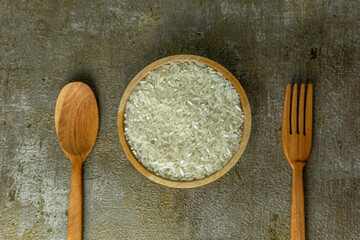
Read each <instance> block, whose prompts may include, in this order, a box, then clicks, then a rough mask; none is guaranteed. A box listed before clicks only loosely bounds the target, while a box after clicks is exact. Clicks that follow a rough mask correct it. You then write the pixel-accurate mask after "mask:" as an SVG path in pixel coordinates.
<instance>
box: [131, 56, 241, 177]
mask: <svg viewBox="0 0 360 240" xmlns="http://www.w3.org/2000/svg"><path fill="white" fill-rule="evenodd" d="M124 116H125V120H124V123H125V137H126V139H127V141H128V143H129V145H130V147H131V150H132V151H133V153H134V155H135V156H136V158H137V159H138V160H139V161H140V162H141V163H142V164H143V166H145V167H146V168H147V169H149V170H150V171H152V172H154V173H155V174H157V175H159V176H161V177H163V178H167V179H171V180H186V181H190V180H193V179H201V178H204V177H205V176H207V175H210V174H212V173H214V172H216V171H218V170H220V169H221V168H222V167H223V166H224V165H225V164H226V163H227V162H228V161H229V159H230V158H231V157H232V155H233V154H234V152H235V151H236V150H237V148H238V146H239V143H240V139H241V136H242V125H243V121H244V114H243V112H242V110H241V105H240V100H239V95H238V93H237V91H236V90H235V88H234V87H233V86H232V84H231V82H230V81H229V80H227V79H226V78H225V77H224V76H223V75H222V74H221V73H220V72H218V71H216V70H215V69H213V68H211V67H207V66H205V65H203V64H201V63H198V62H192V61H186V62H174V63H171V64H168V65H163V66H161V67H159V68H157V69H155V70H154V71H152V72H150V73H149V74H148V75H147V77H146V78H144V79H143V80H141V82H140V83H139V84H138V85H137V86H136V87H135V89H134V91H133V92H132V93H131V95H130V97H129V100H128V102H127V104H126V109H125V115H124Z"/></svg>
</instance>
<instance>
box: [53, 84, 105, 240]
mask: <svg viewBox="0 0 360 240" xmlns="http://www.w3.org/2000/svg"><path fill="white" fill-rule="evenodd" d="M55 126H56V134H57V137H58V139H59V142H60V146H61V148H62V149H63V151H64V152H65V154H66V156H68V158H70V160H71V183H70V196H69V215H68V239H82V177H81V175H82V164H83V162H84V161H85V158H86V157H87V155H88V154H89V153H90V151H91V149H92V148H93V146H94V144H95V139H96V136H97V132H98V127H99V111H98V106H97V102H96V98H95V95H94V93H93V92H92V90H91V89H90V87H89V86H88V85H86V84H84V83H81V82H72V83H69V84H67V85H66V86H65V87H64V88H63V89H62V90H61V92H60V94H59V97H58V99H57V102H56V108H55Z"/></svg>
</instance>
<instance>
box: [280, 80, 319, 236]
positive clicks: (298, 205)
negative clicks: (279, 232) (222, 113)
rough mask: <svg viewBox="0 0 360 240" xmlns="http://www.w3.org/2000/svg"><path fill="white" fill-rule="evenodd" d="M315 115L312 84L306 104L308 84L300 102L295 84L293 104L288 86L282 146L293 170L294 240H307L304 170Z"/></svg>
mask: <svg viewBox="0 0 360 240" xmlns="http://www.w3.org/2000/svg"><path fill="white" fill-rule="evenodd" d="M290 105H291V106H290ZM298 105H299V106H298ZM290 108H291V110H290ZM312 115H313V86H312V84H308V86H307V91H306V101H305V84H301V87H300V96H299V101H298V85H297V84H294V88H293V92H292V100H291V85H290V84H288V85H287V86H286V91H285V99H284V109H283V120H282V146H283V150H284V155H285V157H286V159H287V160H288V162H289V164H290V166H291V167H292V169H293V177H292V195H291V240H304V239H305V211H304V210H305V209H304V186H303V168H304V166H305V164H306V162H307V160H308V158H309V155H310V150H311V137H312Z"/></svg>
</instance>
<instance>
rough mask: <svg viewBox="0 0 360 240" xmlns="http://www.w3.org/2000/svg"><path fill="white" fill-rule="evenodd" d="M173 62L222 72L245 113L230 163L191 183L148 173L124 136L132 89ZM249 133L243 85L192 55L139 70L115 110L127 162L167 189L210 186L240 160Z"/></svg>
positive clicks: (222, 70) (177, 56)
mask: <svg viewBox="0 0 360 240" xmlns="http://www.w3.org/2000/svg"><path fill="white" fill-rule="evenodd" d="M176 61H197V62H200V63H202V64H205V65H207V66H210V67H212V68H214V69H216V70H217V71H219V72H221V73H222V74H223V75H224V76H225V77H226V78H227V79H228V80H229V81H230V82H231V83H232V85H233V86H234V88H235V89H236V90H237V92H238V93H239V98H240V103H241V108H242V110H243V112H244V123H243V135H242V138H241V141H240V144H239V147H238V149H237V151H236V152H235V153H234V155H233V156H232V158H231V159H230V160H229V162H228V163H227V164H226V165H225V166H224V167H223V168H222V169H221V170H219V171H217V172H215V173H213V174H211V175H209V176H206V177H205V178H203V179H199V180H193V181H173V180H168V179H165V178H162V177H160V176H157V175H155V174H154V173H153V172H151V171H149V170H147V169H146V168H145V167H144V166H142V164H141V163H140V162H139V161H138V160H137V159H136V157H135V156H134V154H133V152H132V151H131V150H130V147H129V145H128V143H127V141H126V138H125V135H124V113H125V107H126V102H127V101H128V99H129V97H130V94H131V92H132V91H133V90H134V88H135V87H136V85H137V84H138V83H139V82H140V81H141V80H142V79H143V78H145V77H146V76H147V74H148V73H149V72H150V71H152V70H154V69H157V68H159V67H160V66H162V65H164V64H169V63H171V62H176ZM250 130H251V110H250V104H249V101H248V98H247V96H246V93H245V91H244V89H243V88H242V86H241V85H240V83H239V81H238V80H237V79H236V78H235V77H234V76H233V75H232V74H231V73H230V72H229V71H228V70H227V69H226V68H224V67H223V66H221V65H220V64H218V63H216V62H214V61H212V60H210V59H208V58H204V57H200V56H195V55H174V56H170V57H165V58H162V59H160V60H157V61H155V62H153V63H151V64H150V65H148V66H147V67H145V68H144V69H143V70H142V71H140V72H139V73H138V74H137V75H136V76H135V77H134V78H133V80H132V81H131V82H130V84H129V85H128V87H127V88H126V90H125V92H124V94H123V97H122V99H121V102H120V106H119V111H118V132H119V137H120V142H121V145H122V147H123V149H124V152H125V154H126V156H127V157H128V158H129V160H130V162H131V163H132V164H133V165H134V167H135V168H136V169H137V170H138V171H139V172H141V173H142V174H143V175H144V176H145V177H147V178H149V179H150V180H152V181H154V182H157V183H159V184H162V185H165V186H168V187H175V188H193V187H199V186H202V185H205V184H208V183H211V182H213V181H215V180H216V179H218V178H220V177H221V176H223V175H224V174H225V173H227V172H228V171H229V170H230V169H231V168H232V167H233V166H234V165H235V164H236V162H237V161H238V160H239V159H240V157H241V155H242V153H243V152H244V150H245V147H246V144H247V142H248V140H249V137H250Z"/></svg>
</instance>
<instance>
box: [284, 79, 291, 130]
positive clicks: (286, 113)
mask: <svg viewBox="0 0 360 240" xmlns="http://www.w3.org/2000/svg"><path fill="white" fill-rule="evenodd" d="M290 97H291V84H287V85H286V90H285V97H284V107H283V120H282V132H283V133H286V134H290Z"/></svg>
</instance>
